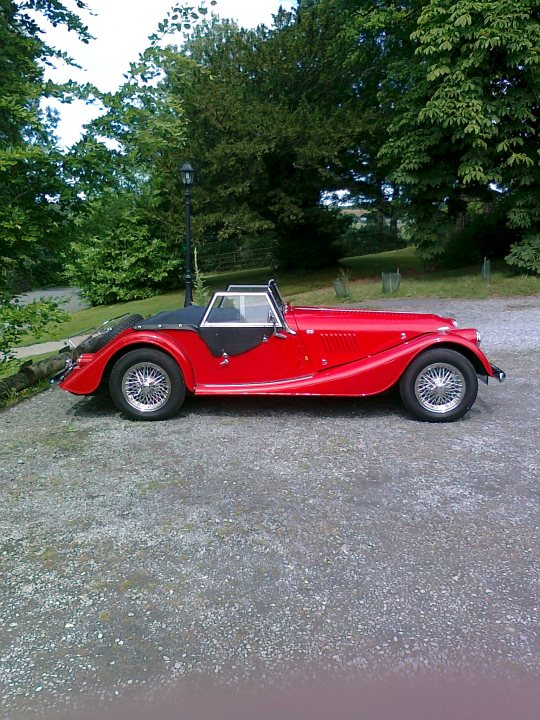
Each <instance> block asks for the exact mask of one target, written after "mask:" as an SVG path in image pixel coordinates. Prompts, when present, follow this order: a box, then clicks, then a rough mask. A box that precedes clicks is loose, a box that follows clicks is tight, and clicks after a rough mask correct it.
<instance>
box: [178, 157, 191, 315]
mask: <svg viewBox="0 0 540 720" xmlns="http://www.w3.org/2000/svg"><path fill="white" fill-rule="evenodd" d="M180 173H181V175H182V182H183V183H184V195H185V197H186V263H185V268H184V281H185V285H186V299H185V301H184V307H189V306H190V305H193V275H192V272H191V186H192V185H193V180H194V178H195V170H194V169H193V168H192V166H191V165H190V163H188V162H186V163H184V164H183V165H182V167H181V168H180Z"/></svg>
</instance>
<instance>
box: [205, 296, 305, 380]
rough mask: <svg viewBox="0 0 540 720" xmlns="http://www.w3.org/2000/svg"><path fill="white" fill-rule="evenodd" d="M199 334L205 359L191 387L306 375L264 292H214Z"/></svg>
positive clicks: (294, 338)
mask: <svg viewBox="0 0 540 720" xmlns="http://www.w3.org/2000/svg"><path fill="white" fill-rule="evenodd" d="M199 335H200V337H201V339H202V340H203V342H204V343H205V344H206V346H207V348H208V351H209V358H208V359H207V361H206V362H204V363H202V364H201V365H200V366H199V367H198V368H197V367H196V368H195V376H196V382H197V385H244V384H252V383H263V382H271V381H279V380H288V379H291V378H295V377H299V376H302V375H304V374H306V373H307V372H308V369H307V361H306V357H305V352H304V350H303V348H302V346H301V340H300V338H299V336H298V335H297V334H296V333H295V332H294V330H293V332H291V329H290V328H288V327H287V326H286V324H285V323H284V321H283V317H282V316H281V313H280V312H279V309H278V308H277V307H276V305H275V304H274V303H273V302H272V300H271V299H270V297H269V296H268V293H264V292H229V291H227V292H219V293H215V295H214V297H213V298H212V301H211V302H210V304H209V306H208V309H207V311H206V314H205V317H204V318H203V320H202V322H201V325H200V328H199Z"/></svg>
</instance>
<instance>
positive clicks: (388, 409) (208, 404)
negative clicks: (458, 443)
mask: <svg viewBox="0 0 540 720" xmlns="http://www.w3.org/2000/svg"><path fill="white" fill-rule="evenodd" d="M116 413H117V410H116V409H115V407H114V405H113V403H112V400H111V399H110V398H109V397H108V396H104V395H96V396H92V397H88V398H84V399H81V400H79V401H78V402H77V403H76V404H75V405H74V407H73V410H72V411H71V413H70V414H71V415H72V416H74V417H79V418H97V417H110V416H111V415H114V414H116ZM283 414H289V415H291V417H294V416H300V415H309V416H312V417H316V416H319V417H328V416H332V417H342V418H347V417H358V416H359V415H362V416H364V415H365V416H366V417H381V416H387V415H390V414H392V415H401V416H403V417H405V416H406V412H405V410H404V408H403V406H402V404H401V400H400V398H399V395H398V393H397V392H396V391H389V392H387V393H385V394H383V395H378V396H377V397H366V398H349V397H346V398H336V397H328V398H326V397H270V396H258V397H253V396H250V397H242V396H235V397H204V398H201V397H197V398H195V397H187V398H186V401H185V403H184V405H183V406H182V408H181V410H180V412H179V413H178V415H177V416H176V417H175V418H173V419H172V421H174V420H180V421H181V420H182V419H188V418H190V417H192V416H198V417H201V416H207V417H221V416H223V417H225V416H227V417H230V416H231V415H235V416H237V417H269V416H272V415H283ZM122 417H123V418H124V419H129V418H127V416H125V415H122ZM133 422H138V421H133Z"/></svg>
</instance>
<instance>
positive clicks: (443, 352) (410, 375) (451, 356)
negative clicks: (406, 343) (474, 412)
mask: <svg viewBox="0 0 540 720" xmlns="http://www.w3.org/2000/svg"><path fill="white" fill-rule="evenodd" d="M399 390H400V393H401V399H402V400H403V404H404V405H405V407H406V408H407V409H408V410H409V412H411V413H412V414H413V415H414V416H415V417H417V418H418V419H420V420H427V421H429V422H451V421H452V420H457V419H458V418H460V417H462V416H463V415H465V413H466V412H468V411H469V410H470V408H471V407H472V405H473V404H474V401H475V400H476V395H477V393H478V378H477V376H476V371H475V369H474V367H473V366H472V364H471V363H470V362H469V360H468V359H467V358H466V357H464V356H463V355H462V354H461V353H459V352H457V351H455V350H448V349H446V348H441V349H433V350H427V351H426V352H424V353H422V354H421V355H419V356H418V357H417V358H415V359H414V360H413V361H412V363H411V364H410V365H409V367H408V368H407V370H406V371H405V373H404V374H403V376H402V378H401V381H400V385H399Z"/></svg>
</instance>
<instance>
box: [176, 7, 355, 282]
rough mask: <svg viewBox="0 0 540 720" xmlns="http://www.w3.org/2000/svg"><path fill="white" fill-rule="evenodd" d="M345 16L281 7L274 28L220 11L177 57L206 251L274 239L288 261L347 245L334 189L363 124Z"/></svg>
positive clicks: (290, 264) (301, 262)
mask: <svg viewBox="0 0 540 720" xmlns="http://www.w3.org/2000/svg"><path fill="white" fill-rule="evenodd" d="M335 23H336V21H335V18H334V17H333V16H332V15H331V14H330V13H328V12H326V7H325V13H324V14H323V13H321V12H320V11H319V8H318V7H313V8H310V9H309V10H308V9H306V10H305V11H303V10H302V11H301V12H299V13H298V14H295V13H286V12H283V11H282V12H281V13H280V14H278V16H276V18H275V25H274V27H273V28H271V29H268V28H266V27H263V26H261V27H259V28H257V30H250V31H246V30H240V29H238V28H237V27H236V26H235V25H234V24H233V23H230V22H220V21H216V20H214V21H213V22H210V23H207V24H205V25H204V26H203V27H201V28H199V29H198V31H197V33H196V34H195V35H194V36H193V37H191V39H190V40H189V42H188V43H187V44H186V46H185V48H184V52H183V53H182V54H180V55H179V56H178V57H177V59H176V64H171V66H170V67H169V68H168V69H167V73H168V80H169V83H170V85H171V91H172V92H173V93H174V94H176V95H177V97H178V98H180V99H181V102H182V105H183V107H184V110H185V113H186V117H187V119H188V122H189V125H188V135H187V147H186V152H187V154H188V155H189V156H191V157H192V158H193V159H195V160H196V163H197V165H198V169H199V175H198V184H197V187H196V188H195V190H194V207H195V215H194V231H195V234H196V240H197V241H198V242H199V244H200V245H201V256H202V257H203V258H205V257H206V254H207V253H208V252H211V250H210V248H211V247H214V248H215V247H217V248H222V249H237V248H246V247H250V245H251V244H252V243H253V242H254V238H258V240H259V241H263V242H266V243H267V244H273V245H274V247H275V254H276V258H277V260H278V262H279V264H280V265H281V266H282V267H287V268H299V267H304V268H309V267H321V266H324V265H328V264H330V263H332V262H333V261H335V259H336V258H337V257H338V254H339V247H338V246H337V244H336V241H337V240H339V238H340V236H341V235H342V234H343V232H344V229H345V227H346V226H347V224H348V220H347V219H346V218H344V217H343V216H341V214H340V213H338V212H336V211H335V210H334V209H333V208H332V207H330V206H329V205H328V204H327V203H325V202H324V199H325V196H326V195H327V194H329V193H331V192H332V191H334V190H336V189H341V188H342V187H343V184H344V175H345V173H344V172H343V167H345V165H346V160H345V156H346V154H347V152H348V149H349V147H350V145H351V139H352V136H354V134H355V133H356V132H357V130H356V122H353V110H352V104H353V101H354V97H353V92H352V89H351V81H350V79H349V78H348V77H347V76H346V75H347V73H346V72H344V71H343V67H342V63H341V62H340V58H337V57H335V56H334V53H333V52H330V50H331V49H332V48H333V42H334V40H333V39H334V30H336V27H337V24H335ZM338 68H339V70H340V72H338ZM349 172H350V171H349ZM203 243H204V244H205V246H203Z"/></svg>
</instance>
